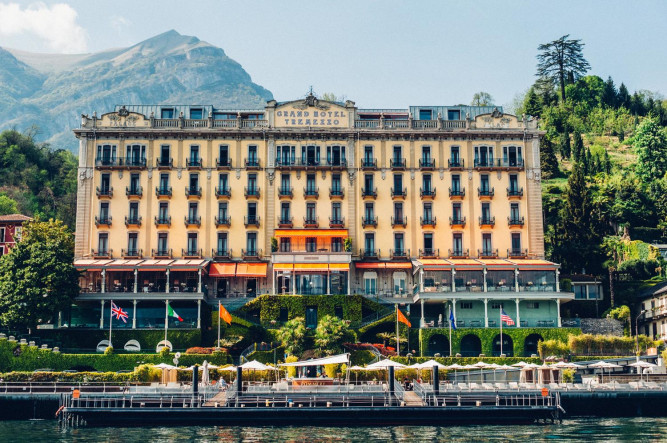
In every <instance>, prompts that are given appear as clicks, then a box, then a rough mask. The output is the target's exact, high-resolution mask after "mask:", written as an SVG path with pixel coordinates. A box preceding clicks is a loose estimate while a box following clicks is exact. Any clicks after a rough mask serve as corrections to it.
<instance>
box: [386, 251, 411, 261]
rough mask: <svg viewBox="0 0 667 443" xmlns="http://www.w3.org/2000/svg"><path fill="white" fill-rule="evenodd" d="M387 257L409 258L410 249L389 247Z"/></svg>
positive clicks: (394, 258)
mask: <svg viewBox="0 0 667 443" xmlns="http://www.w3.org/2000/svg"><path fill="white" fill-rule="evenodd" d="M389 257H391V259H392V260H409V259H410V250H409V249H390V250H389Z"/></svg>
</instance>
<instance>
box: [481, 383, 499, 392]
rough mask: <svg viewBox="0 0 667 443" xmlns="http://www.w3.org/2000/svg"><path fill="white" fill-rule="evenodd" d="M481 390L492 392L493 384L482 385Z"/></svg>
mask: <svg viewBox="0 0 667 443" xmlns="http://www.w3.org/2000/svg"><path fill="white" fill-rule="evenodd" d="M482 388H484V389H486V390H489V391H493V390H495V389H496V388H495V387H494V386H493V384H491V383H482Z"/></svg>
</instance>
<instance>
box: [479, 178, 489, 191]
mask: <svg viewBox="0 0 667 443" xmlns="http://www.w3.org/2000/svg"><path fill="white" fill-rule="evenodd" d="M479 179H480V191H482V194H483V195H484V194H488V193H489V175H488V174H482V175H480V176H479Z"/></svg>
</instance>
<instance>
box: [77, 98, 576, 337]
mask: <svg viewBox="0 0 667 443" xmlns="http://www.w3.org/2000/svg"><path fill="white" fill-rule="evenodd" d="M74 132H75V134H76V136H77V138H78V139H79V141H80V145H79V187H78V202H77V225H76V250H75V256H76V263H75V264H76V266H77V267H78V268H79V269H81V270H82V271H83V278H82V280H81V290H82V292H81V296H80V297H79V302H80V303H78V304H79V307H80V308H81V312H79V313H78V314H77V316H78V317H77V320H76V322H81V323H82V324H86V325H88V326H97V325H98V324H99V327H104V323H105V321H108V319H107V320H105V319H104V315H101V314H102V312H104V311H100V310H101V309H102V308H103V307H104V306H105V303H108V301H109V300H111V299H113V300H114V301H116V300H118V301H122V302H123V303H125V307H126V308H127V309H129V311H130V318H131V319H132V323H131V324H128V327H137V328H138V327H153V326H159V325H160V324H162V325H163V324H164V300H165V299H169V300H170V303H171V304H172V305H174V306H175V307H178V308H181V310H182V312H184V314H183V313H181V311H179V313H181V315H182V316H184V317H185V318H186V320H188V325H189V326H191V327H197V326H199V325H200V316H201V311H200V310H201V305H202V303H205V302H209V303H211V304H217V300H218V299H221V300H223V302H225V303H230V300H236V299H238V298H244V297H248V296H250V297H252V296H254V295H256V294H265V293H270V294H285V293H288V294H304V295H306V294H355V293H356V294H364V295H366V296H368V297H371V298H373V299H375V300H378V301H380V302H388V303H400V304H406V305H408V309H411V311H412V312H411V314H412V316H413V317H414V318H419V322H420V324H421V326H423V327H429V326H435V327H437V326H438V323H442V321H443V320H442V319H443V315H444V314H446V312H448V311H447V310H446V309H449V307H450V306H451V308H452V309H453V310H454V311H455V313H456V319H457V322H458V323H459V327H498V317H499V310H500V308H501V307H502V308H503V309H504V310H505V312H506V313H507V314H509V315H510V316H511V317H512V318H514V320H515V322H516V327H538V326H539V327H546V326H553V327H558V326H560V324H561V319H560V313H559V312H560V310H559V307H560V304H561V302H565V301H568V300H571V299H573V297H574V296H573V294H569V293H561V292H560V290H559V287H558V266H557V265H556V264H554V263H550V262H548V261H545V260H544V237H543V225H542V203H541V202H542V200H541V183H540V137H542V136H543V132H540V131H539V130H538V129H537V126H536V122H535V121H532V120H526V119H522V118H517V117H516V116H513V115H509V114H504V113H503V112H502V110H501V109H499V108H494V107H472V106H411V107H409V108H408V109H358V108H357V107H356V106H355V103H354V102H352V101H347V102H345V103H334V102H326V101H322V100H318V99H317V98H316V97H314V96H313V95H309V96H307V97H306V98H305V99H299V100H295V101H289V102H276V101H270V102H268V103H267V105H266V107H265V108H264V109H255V110H225V109H218V108H215V107H213V106H203V105H202V106H194V105H190V106H181V105H178V106H177V105H174V106H167V105H160V106H148V105H137V106H131V105H125V106H116V108H115V109H114V110H113V111H112V112H108V113H105V114H102V115H101V116H99V117H98V116H97V115H96V114H93V115H92V116H86V115H84V116H82V122H81V127H80V128H78V129H76V130H75V131H74ZM410 305H412V306H410ZM107 306H108V304H107ZM178 308H175V309H178ZM446 318H447V317H445V324H446ZM70 321H71V322H72V323H75V319H74V318H72V319H70Z"/></svg>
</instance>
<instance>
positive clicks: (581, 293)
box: [572, 285, 586, 300]
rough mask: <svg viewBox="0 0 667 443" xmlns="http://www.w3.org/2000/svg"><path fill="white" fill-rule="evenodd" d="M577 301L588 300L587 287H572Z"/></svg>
mask: <svg viewBox="0 0 667 443" xmlns="http://www.w3.org/2000/svg"><path fill="white" fill-rule="evenodd" d="M572 290H573V291H574V298H575V299H581V300H585V299H586V285H572Z"/></svg>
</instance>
